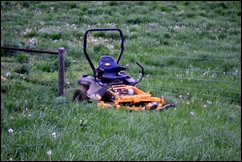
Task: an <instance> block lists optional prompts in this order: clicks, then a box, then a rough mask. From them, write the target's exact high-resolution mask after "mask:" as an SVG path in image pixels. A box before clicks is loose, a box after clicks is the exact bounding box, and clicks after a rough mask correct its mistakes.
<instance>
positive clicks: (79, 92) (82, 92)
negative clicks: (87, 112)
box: [73, 87, 88, 103]
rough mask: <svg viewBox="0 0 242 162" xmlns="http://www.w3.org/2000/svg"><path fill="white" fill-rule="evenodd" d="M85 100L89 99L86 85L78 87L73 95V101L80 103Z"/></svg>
mask: <svg viewBox="0 0 242 162" xmlns="http://www.w3.org/2000/svg"><path fill="white" fill-rule="evenodd" d="M84 100H88V97H87V89H86V88H84V87H82V88H78V89H76V91H75V92H74V95H73V101H75V102H77V103H78V102H81V101H84Z"/></svg>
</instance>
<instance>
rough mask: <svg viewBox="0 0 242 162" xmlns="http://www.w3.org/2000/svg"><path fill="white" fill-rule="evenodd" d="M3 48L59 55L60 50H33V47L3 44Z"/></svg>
mask: <svg viewBox="0 0 242 162" xmlns="http://www.w3.org/2000/svg"><path fill="white" fill-rule="evenodd" d="M1 48H2V49H9V50H18V51H26V52H38V53H48V54H55V55H58V52H53V51H43V50H33V49H26V48H16V47H6V46H1Z"/></svg>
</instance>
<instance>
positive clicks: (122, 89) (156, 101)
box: [97, 85, 166, 111]
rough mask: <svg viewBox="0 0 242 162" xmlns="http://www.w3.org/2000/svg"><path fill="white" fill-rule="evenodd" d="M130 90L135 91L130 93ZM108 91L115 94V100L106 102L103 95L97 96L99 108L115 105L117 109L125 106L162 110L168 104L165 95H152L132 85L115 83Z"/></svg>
mask: <svg viewBox="0 0 242 162" xmlns="http://www.w3.org/2000/svg"><path fill="white" fill-rule="evenodd" d="M128 91H131V92H133V93H132V94H129V93H128ZM107 93H108V94H109V95H111V96H113V102H112V103H105V102H104V101H103V100H102V99H101V97H98V96H97V98H99V101H98V107H99V108H100V107H101V108H109V107H115V108H117V109H120V108H124V109H129V110H134V111H139V110H145V109H155V110H160V109H162V108H163V107H164V106H165V105H166V104H165V100H164V98H163V97H151V94H150V93H149V92H143V91H141V90H140V89H138V88H137V87H134V86H130V85H113V86H111V87H110V88H109V89H108V91H107Z"/></svg>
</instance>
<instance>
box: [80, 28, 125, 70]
mask: <svg viewBox="0 0 242 162" xmlns="http://www.w3.org/2000/svg"><path fill="white" fill-rule="evenodd" d="M89 31H118V32H119V35H120V44H121V49H120V53H119V55H118V58H117V60H116V62H117V64H118V63H119V60H120V58H121V56H122V54H123V51H124V39H123V32H122V30H121V29H119V28H91V29H88V30H86V31H85V33H84V43H83V51H84V54H85V56H86V58H87V60H88V62H89V64H90V66H91V68H92V70H93V73H94V71H95V67H94V65H93V63H92V61H91V59H90V57H89V55H88V54H87V50H86V47H87V34H88V32H89Z"/></svg>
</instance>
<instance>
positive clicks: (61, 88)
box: [58, 47, 65, 96]
mask: <svg viewBox="0 0 242 162" xmlns="http://www.w3.org/2000/svg"><path fill="white" fill-rule="evenodd" d="M58 72H59V74H58V75H59V77H58V94H59V96H63V94H64V72H65V71H64V47H59V50H58Z"/></svg>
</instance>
